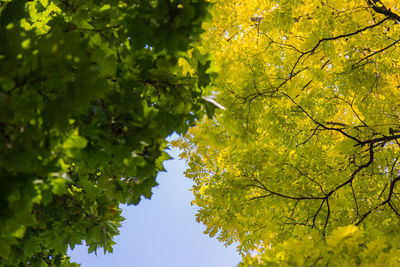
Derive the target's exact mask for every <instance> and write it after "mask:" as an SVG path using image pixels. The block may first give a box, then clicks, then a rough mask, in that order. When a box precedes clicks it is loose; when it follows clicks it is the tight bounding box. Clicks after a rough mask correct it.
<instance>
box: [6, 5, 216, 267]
mask: <svg viewBox="0 0 400 267" xmlns="http://www.w3.org/2000/svg"><path fill="white" fill-rule="evenodd" d="M207 10H208V3H206V2H205V1H204V0H196V1H191V0H182V1H175V0H158V1H157V0H153V1H138V0H137V1H136V0H135V1H124V0H111V1H99V0H89V1H88V0H85V1H81V0H31V1H23V0H2V1H1V4H0V24H1V27H0V36H1V42H0V60H1V64H0V88H1V90H0V265H1V266H28V265H29V266H59V265H62V266H74V265H75V264H73V263H69V259H68V257H67V256H66V251H67V248H68V246H70V247H71V248H73V247H74V246H75V244H81V242H82V240H85V242H86V244H87V245H88V246H89V252H91V251H96V249H97V248H98V247H103V248H104V252H106V251H112V244H113V241H112V238H113V236H115V235H116V234H118V227H119V225H120V222H121V221H122V220H123V218H122V217H121V215H120V213H121V210H120V209H119V204H120V203H127V204H135V205H136V204H138V202H139V201H140V198H141V197H142V196H144V197H146V198H150V196H151V188H152V187H154V186H156V185H157V183H156V181H155V176H156V174H157V172H158V171H162V170H163V166H162V163H163V161H164V160H166V159H168V158H169V156H168V154H167V153H166V152H164V149H165V148H166V144H167V143H166V141H165V138H166V137H167V136H168V135H170V134H171V133H173V132H174V131H176V132H178V133H184V132H185V131H186V130H187V128H188V127H189V126H190V125H193V124H194V122H195V120H196V119H198V118H201V117H202V116H203V114H205V112H206V111H207V112H208V113H209V114H212V109H213V106H212V105H211V104H210V103H209V102H207V101H206V100H205V99H203V97H202V96H203V95H207V94H208V93H207V92H209V85H210V84H211V80H212V79H213V73H211V72H209V66H210V62H209V60H208V59H207V56H206V55H202V54H201V53H200V52H199V51H198V49H197V48H196V43H197V40H198V36H199V34H200V33H201V32H202V29H201V25H202V22H203V20H204V19H206V17H207V16H208V11H207Z"/></svg>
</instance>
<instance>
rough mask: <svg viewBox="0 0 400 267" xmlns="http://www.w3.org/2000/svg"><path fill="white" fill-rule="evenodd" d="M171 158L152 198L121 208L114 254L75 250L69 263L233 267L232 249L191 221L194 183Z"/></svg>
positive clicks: (234, 255)
mask: <svg viewBox="0 0 400 267" xmlns="http://www.w3.org/2000/svg"><path fill="white" fill-rule="evenodd" d="M169 154H170V155H171V156H172V157H173V158H174V159H173V160H169V161H166V162H165V163H164V167H165V169H166V170H167V172H163V173H160V174H159V175H158V177H157V182H158V183H159V185H158V186H157V187H156V188H153V196H152V199H151V200H147V199H145V200H142V201H141V202H140V203H139V205H138V206H123V208H122V209H123V212H122V216H124V217H125V221H124V222H123V224H122V227H121V228H120V235H119V236H118V237H116V239H115V241H116V242H117V244H116V245H115V246H114V252H113V253H112V254H106V255H103V252H102V251H99V252H98V255H97V256H96V255H95V254H88V253H87V248H86V247H85V246H77V247H76V248H75V249H74V250H73V251H72V252H69V255H70V256H71V258H72V260H73V261H75V262H78V263H81V266H82V267H92V266H96V267H110V266H113V267H128V266H129V267H132V266H134V267H136V266H137V267H200V266H201V267H204V266H207V267H232V266H236V265H237V264H238V263H239V262H240V259H241V257H240V256H239V255H238V253H237V252H236V248H235V245H234V244H233V245H231V246H229V247H225V246H224V245H223V244H222V243H220V242H219V241H218V240H217V239H215V238H210V237H208V236H207V235H204V234H203V231H204V230H205V227H204V226H203V225H202V224H199V223H196V222H195V214H196V207H194V206H191V205H190V202H191V201H192V200H193V195H192V193H191V192H190V191H189V189H190V188H191V187H192V184H193V183H192V181H191V180H189V179H187V178H185V176H184V175H183V171H184V170H185V162H184V161H183V160H179V159H178V155H179V151H178V150H176V149H172V150H170V151H169Z"/></svg>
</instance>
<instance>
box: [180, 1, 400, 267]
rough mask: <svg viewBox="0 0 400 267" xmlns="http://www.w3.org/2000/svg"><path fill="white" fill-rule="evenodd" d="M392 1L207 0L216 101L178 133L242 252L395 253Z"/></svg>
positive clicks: (302, 255)
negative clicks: (216, 110) (215, 110)
mask: <svg viewBox="0 0 400 267" xmlns="http://www.w3.org/2000/svg"><path fill="white" fill-rule="evenodd" d="M398 10H399V5H398V1H391V0H387V1H383V0H382V1H379V0H376V1H372V0H371V1H369V0H354V1H342V0H327V1H312V0H305V1H256V0H254V1H247V2H241V1H236V2H235V3H233V2H232V1H215V5H214V7H213V11H212V15H213V18H212V20H211V21H210V23H209V24H207V26H206V28H207V29H208V31H207V32H206V33H205V34H204V35H203V47H202V48H201V49H202V50H204V51H212V52H213V54H214V55H215V61H216V64H217V66H218V67H219V68H220V76H219V77H218V79H217V80H216V89H215V95H216V96H217V101H218V102H219V103H221V104H222V105H223V106H224V107H226V110H225V111H224V112H221V113H220V114H218V115H217V116H216V118H215V119H214V120H204V121H203V122H202V123H200V124H199V125H198V126H196V127H193V128H191V130H190V131H189V134H188V135H186V137H185V138H183V139H181V140H180V141H179V142H177V143H176V145H177V146H179V147H181V148H182V149H183V150H184V152H183V154H182V157H183V158H186V159H187V160H188V170H187V172H186V175H187V176H188V177H189V178H191V179H193V180H194V182H195V186H194V187H193V193H194V195H195V200H194V204H195V205H197V206H199V208H200V209H199V212H198V214H197V220H198V221H199V222H202V223H204V224H205V225H206V227H207V229H206V233H208V234H209V235H210V236H217V237H218V239H219V240H220V241H222V242H225V243H226V244H230V243H232V242H233V241H238V242H239V247H238V250H239V252H240V253H242V254H243V256H244V262H243V264H242V266H327V265H328V266H357V265H361V266H384V265H388V266H398V265H399V258H398V256H397V255H398V253H399V244H398V240H399V239H400V235H399V233H400V232H399V230H400V229H399V222H400V220H399V219H400V212H399V210H400V191H399V186H398V184H399V183H398V182H399V181H400V176H399V174H400V167H399V152H400V144H399V139H400V134H399V133H400V130H399V129H400V115H399V112H398V107H399V105H400V94H399V87H400V77H399V72H398V66H399V63H400V53H399V42H400V15H399V14H400V13H399V11H398Z"/></svg>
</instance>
